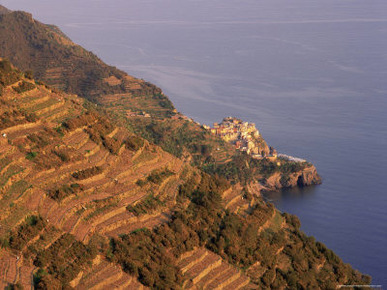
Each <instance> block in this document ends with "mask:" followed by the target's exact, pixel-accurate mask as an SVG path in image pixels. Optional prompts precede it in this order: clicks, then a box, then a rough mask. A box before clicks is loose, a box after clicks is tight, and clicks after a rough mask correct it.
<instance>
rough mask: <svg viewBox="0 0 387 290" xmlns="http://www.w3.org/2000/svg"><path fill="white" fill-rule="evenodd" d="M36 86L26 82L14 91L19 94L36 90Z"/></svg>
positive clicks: (22, 82)
mask: <svg viewBox="0 0 387 290" xmlns="http://www.w3.org/2000/svg"><path fill="white" fill-rule="evenodd" d="M35 88H36V86H35V85H34V84H33V83H30V82H26V81H24V80H22V81H21V83H20V84H19V85H18V86H17V87H13V90H14V91H15V92H17V93H19V94H21V93H24V92H27V91H30V90H33V89H35Z"/></svg>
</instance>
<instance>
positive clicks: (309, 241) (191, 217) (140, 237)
mask: <svg viewBox="0 0 387 290" xmlns="http://www.w3.org/2000/svg"><path fill="white" fill-rule="evenodd" d="M196 180H197V179H196ZM228 186H229V183H228V182H227V181H226V180H224V179H221V178H218V177H211V176H208V175H206V174H203V175H202V177H201V180H200V182H199V183H198V182H195V178H191V179H189V180H188V181H187V182H186V183H185V184H184V185H182V186H181V187H180V193H179V195H180V202H182V203H184V200H186V199H189V200H190V204H189V205H188V207H183V206H178V207H177V208H176V209H175V212H174V213H173V215H172V218H171V220H170V221H169V222H168V223H167V224H162V225H160V226H159V227H157V228H155V229H153V230H147V229H141V230H137V231H135V232H132V233H130V234H127V235H124V236H122V237H121V238H117V239H112V241H111V249H110V251H111V259H112V260H113V261H115V262H118V263H120V264H121V265H122V267H123V269H124V270H125V271H127V272H129V273H131V274H134V275H136V276H137V277H138V278H139V280H140V281H141V282H142V283H143V284H145V285H146V286H149V287H152V288H176V287H179V285H180V286H181V283H182V276H181V273H180V272H179V271H178V269H177V268H176V267H175V266H174V265H176V259H177V258H178V257H179V256H180V255H181V254H183V253H185V252H186V251H189V250H192V249H194V247H207V248H208V249H209V250H211V251H213V252H215V253H217V254H218V255H220V256H221V257H222V258H224V259H225V260H227V261H228V262H229V263H231V264H233V265H235V266H236V267H238V268H240V269H249V267H251V266H252V265H254V264H255V263H256V262H257V261H260V267H261V268H262V269H263V270H262V272H261V274H259V275H257V274H254V273H253V274H251V276H250V277H251V278H252V281H253V282H254V283H256V284H257V286H258V287H285V288H286V287H290V288H302V289H305V288H310V287H311V288H321V287H325V286H326V285H337V284H338V283H345V282H348V281H352V282H355V281H357V282H356V283H368V282H369V281H370V280H369V278H367V277H365V276H362V275H361V274H360V273H358V272H355V271H354V270H353V269H351V268H350V266H348V265H345V264H344V263H343V262H342V261H341V260H340V259H339V258H338V257H337V256H336V255H334V253H333V252H332V251H330V250H328V249H326V247H325V246H323V245H322V244H321V243H316V241H315V240H314V238H308V237H307V236H306V235H305V234H303V233H302V232H301V231H300V229H299V227H300V222H299V220H298V218H297V217H295V216H293V215H289V214H282V219H283V220H284V221H285V222H286V226H285V227H283V228H282V227H281V226H280V227H279V228H277V229H276V230H273V229H272V228H271V227H269V228H267V229H265V230H261V231H260V228H261V227H262V226H263V225H264V224H265V223H266V222H267V221H269V220H271V218H272V217H273V216H274V215H275V214H276V215H279V213H276V210H275V208H274V206H273V205H271V204H266V203H265V202H263V201H258V202H257V203H256V204H255V206H253V207H252V208H250V210H249V211H248V212H246V213H245V214H244V215H239V214H234V213H231V212H229V211H228V210H226V209H225V208H224V206H223V202H222V199H221V196H220V193H221V192H222V191H224V190H225V189H226V188H227V187H228ZM279 255H281V257H282V259H285V260H288V261H290V262H289V263H290V264H289V265H288V266H286V267H285V266H283V265H282V264H281V263H280V261H279V259H280V258H279ZM322 261H326V262H325V264H324V263H322ZM321 263H322V264H321ZM280 264H281V265H280ZM285 264H286V263H285ZM319 264H321V267H322V268H321V269H320V268H319V267H320V266H319ZM337 273H340V274H339V275H337ZM254 275H257V276H254ZM329 283H330V284H329Z"/></svg>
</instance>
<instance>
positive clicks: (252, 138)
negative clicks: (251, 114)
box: [210, 117, 277, 158]
mask: <svg viewBox="0 0 387 290" xmlns="http://www.w3.org/2000/svg"><path fill="white" fill-rule="evenodd" d="M210 130H211V132H212V133H213V134H215V135H217V136H219V137H221V138H222V139H223V140H225V141H226V142H229V143H231V144H233V145H234V146H235V148H236V149H237V150H240V151H245V152H246V153H247V154H250V155H252V156H253V157H255V158H262V157H265V153H264V151H263V150H262V148H260V147H259V142H258V140H259V138H260V134H259V131H258V130H257V128H256V127H255V124H254V123H249V122H242V120H240V119H237V118H234V117H227V118H224V119H223V121H222V122H221V123H220V124H219V123H214V127H213V128H210ZM266 157H274V158H276V157H277V152H276V151H275V149H273V148H270V153H269V155H268V156H266Z"/></svg>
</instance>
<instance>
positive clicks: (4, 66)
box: [0, 59, 22, 95]
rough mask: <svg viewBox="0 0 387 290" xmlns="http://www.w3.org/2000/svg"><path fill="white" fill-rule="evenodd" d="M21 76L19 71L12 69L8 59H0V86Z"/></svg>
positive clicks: (15, 80)
mask: <svg viewBox="0 0 387 290" xmlns="http://www.w3.org/2000/svg"><path fill="white" fill-rule="evenodd" d="M21 77H22V74H21V72H20V71H18V70H16V69H14V68H13V67H12V65H11V63H10V61H9V60H7V59H3V60H0V88H1V87H6V86H9V85H11V84H14V83H16V82H17V81H19V80H20V79H21ZM1 92H2V91H0V95H1Z"/></svg>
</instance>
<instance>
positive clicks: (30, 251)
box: [0, 60, 370, 289]
mask: <svg viewBox="0 0 387 290" xmlns="http://www.w3.org/2000/svg"><path fill="white" fill-rule="evenodd" d="M0 88H1V90H0V103H1V107H0V199H1V203H0V245H1V249H0V273H1V276H0V286H1V287H6V286H11V287H24V288H31V287H35V288H36V289H59V288H61V287H68V286H71V287H76V288H79V289H84V288H92V289H93V288H95V289H96V288H99V289H100V288H120V289H140V288H142V287H144V286H147V287H151V288H163V289H164V288H186V289H201V288H204V289H213V288H214V287H219V288H222V289H231V288H247V289H252V288H257V289H258V288H265V287H267V288H276V289H285V288H302V289H306V288H329V289H333V288H335V287H336V286H337V285H339V284H367V283H369V282H370V278H369V277H368V276H365V275H362V274H361V273H359V272H357V271H354V270H353V269H352V268H351V267H350V266H349V265H346V264H344V263H343V262H342V261H341V260H340V258H338V257H337V256H336V255H335V254H334V253H333V252H332V251H330V250H329V249H327V248H326V247H325V246H324V245H323V244H321V243H319V242H316V241H315V240H314V238H312V237H307V236H306V235H305V234H304V233H302V232H301V231H300V229H299V227H300V224H299V221H298V219H297V218H296V217H294V216H291V215H288V214H282V213H280V212H278V211H277V210H276V209H275V208H274V207H273V206H272V205H271V204H267V203H265V202H263V200H262V198H261V197H260V195H259V191H257V190H256V189H255V188H253V187H249V186H243V185H241V184H238V183H236V184H235V185H231V184H230V183H229V182H228V181H227V180H226V179H224V178H218V177H216V176H215V177H214V176H211V175H208V174H205V173H203V172H200V171H199V170H198V169H195V168H193V167H191V166H190V165H188V164H186V163H184V162H183V161H182V160H181V159H178V158H176V157H174V156H173V155H171V154H169V153H167V152H165V151H163V150H162V149H161V148H160V147H157V146H155V145H152V144H150V143H148V142H147V141H145V140H143V139H141V138H140V137H138V136H136V135H133V134H132V133H131V132H129V131H128V130H127V129H125V128H123V127H120V126H118V125H117V123H115V122H114V121H113V120H109V119H108V118H106V117H105V116H104V115H103V114H101V113H99V112H97V111H96V110H95V109H94V107H95V105H94V104H91V103H89V102H87V101H85V100H83V99H81V98H79V97H77V96H75V95H68V94H65V93H63V92H60V91H56V90H53V89H51V88H50V87H47V86H45V85H42V84H39V83H36V82H35V81H34V80H32V79H31V78H30V76H29V74H28V73H22V72H20V71H19V70H17V69H15V68H13V67H12V66H11V65H10V63H9V62H8V61H4V60H0ZM32 277H33V279H32ZM140 283H141V284H140Z"/></svg>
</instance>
